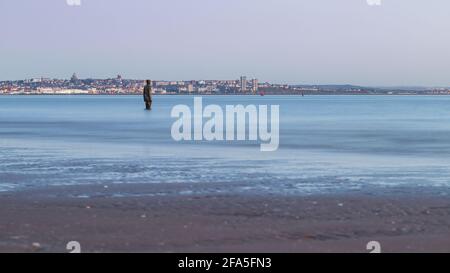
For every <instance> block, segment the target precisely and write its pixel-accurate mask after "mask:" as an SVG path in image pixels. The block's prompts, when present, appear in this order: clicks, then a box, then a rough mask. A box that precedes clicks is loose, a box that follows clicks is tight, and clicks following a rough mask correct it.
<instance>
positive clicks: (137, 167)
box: [0, 96, 450, 194]
mask: <svg viewBox="0 0 450 273" xmlns="http://www.w3.org/2000/svg"><path fill="white" fill-rule="evenodd" d="M177 104H188V105H192V104H193V97H191V96H156V97H155V101H154V109H153V111H152V112H147V111H144V109H143V108H144V107H143V102H142V98H141V97H140V96H0V148H1V150H0V191H10V190H21V189H25V188H30V187H44V186H54V185H78V184H80V185H85V184H88V185H89V184H102V185H103V184H110V183H211V185H212V188H213V189H216V190H217V191H220V192H223V193H257V194H268V193H273V194H316V193H336V192H344V193H345V192H364V193H373V194H376V193H379V192H390V191H395V190H398V189H401V190H402V191H410V192H421V191H423V190H431V191H433V192H436V193H439V194H447V191H448V189H449V186H450V168H449V167H450V156H449V155H450V97H444V96H307V97H301V96H265V97H260V96H208V97H204V98H203V104H204V105H207V104H219V105H221V106H225V105H227V104H233V105H235V104H244V105H248V104H255V105H267V104H276V105H280V148H279V150H278V151H276V152H266V153H264V152H260V149H259V147H260V146H259V143H255V142H175V141H174V140H172V138H171V126H172V123H173V122H174V121H175V119H173V118H171V117H170V111H171V110H172V107H173V106H175V105H177ZM218 182H220V185H221V186H220V187H214V186H213V185H215V184H214V183H216V184H219V183H218ZM227 183H228V184H229V187H227V186H224V185H227ZM236 183H238V184H239V186H236ZM207 192H211V191H207ZM189 193H190V194H195V193H200V192H195V191H194V192H189Z"/></svg>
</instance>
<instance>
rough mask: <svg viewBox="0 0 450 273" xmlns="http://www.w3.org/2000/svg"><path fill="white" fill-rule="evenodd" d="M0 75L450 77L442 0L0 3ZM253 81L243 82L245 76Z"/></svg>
mask: <svg viewBox="0 0 450 273" xmlns="http://www.w3.org/2000/svg"><path fill="white" fill-rule="evenodd" d="M0 9H1V10H2V11H4V13H3V15H2V17H0V24H1V25H2V28H0V60H1V62H0V81H5V80H21V79H29V78H39V77H49V78H58V79H65V78H68V77H70V75H71V74H72V73H73V72H74V71H76V72H77V75H78V76H79V77H80V78H108V77H113V76H114V75H117V74H121V75H123V77H124V78H128V79H146V78H150V79H157V80H191V79H217V80H221V79H235V78H236V76H238V77H239V75H248V76H249V78H248V80H249V83H250V81H251V79H252V78H257V79H259V81H260V82H266V81H267V82H273V83H282V84H317V85H320V84H353V85H360V86H432V87H434V86H436V87H437V86H450V77H449V75H448V71H450V52H449V50H448V48H450V37H449V36H448V33H449V32H450V18H449V17H448V10H450V2H449V1H447V0H435V1H432V2H430V1H423V0H385V1H382V5H380V6H378V5H374V6H370V5H368V4H367V1H365V0H347V1H336V0H278V1H272V0H227V1H210V0H191V1H186V0H133V1H124V0H83V1H82V5H81V6H69V5H67V3H66V1H65V0H61V1H58V0H40V1H32V0H20V1H1V2H0ZM249 86H250V85H249Z"/></svg>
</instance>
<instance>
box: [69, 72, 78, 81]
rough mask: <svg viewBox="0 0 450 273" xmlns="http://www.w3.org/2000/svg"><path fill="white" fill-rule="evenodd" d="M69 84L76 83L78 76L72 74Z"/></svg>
mask: <svg viewBox="0 0 450 273" xmlns="http://www.w3.org/2000/svg"><path fill="white" fill-rule="evenodd" d="M70 82H72V83H76V82H78V76H77V74H76V73H73V75H72V77H71V78H70Z"/></svg>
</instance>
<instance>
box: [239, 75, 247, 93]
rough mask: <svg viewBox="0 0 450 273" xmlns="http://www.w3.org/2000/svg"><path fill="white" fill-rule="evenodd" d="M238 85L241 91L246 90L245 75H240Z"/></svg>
mask: <svg viewBox="0 0 450 273" xmlns="http://www.w3.org/2000/svg"><path fill="white" fill-rule="evenodd" d="M240 85H241V86H240V87H241V92H246V91H247V77H246V76H241V81H240Z"/></svg>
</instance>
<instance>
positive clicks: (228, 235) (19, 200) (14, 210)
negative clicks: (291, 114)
mask: <svg viewBox="0 0 450 273" xmlns="http://www.w3.org/2000/svg"><path fill="white" fill-rule="evenodd" d="M116 187H117V188H116ZM126 187H128V188H133V191H136V192H145V193H154V194H153V195H146V196H128V197H108V196H106V195H105V196H94V197H90V198H83V197H78V198H75V197H74V196H76V193H81V192H98V191H102V190H103V191H114V192H116V191H119V192H120V190H122V189H125V188H126ZM172 187H177V185H172ZM162 188H165V186H164V185H160V184H157V185H121V186H114V185H113V186H111V187H105V186H102V185H97V186H76V187H72V186H58V187H51V188H41V189H31V190H23V191H19V192H1V193H0V201H1V203H2V206H1V207H0V215H1V217H0V252H63V253H64V252H67V250H66V249H65V246H66V244H67V243H68V242H70V241H78V242H80V244H81V247H82V251H83V252H158V253H160V252H163V253H166V252H176V253H192V252H200V253H204V252H219V253H222V252H238V253H248V252H262V253H264V252H326V253H334V252H352V253H353V252H356V253H367V252H368V251H367V250H366V244H367V243H368V242H369V241H379V242H380V243H381V246H382V251H383V252H450V217H449V216H450V200H449V198H448V197H445V196H433V195H430V196H427V195H425V196H424V195H420V196H419V195H414V194H411V195H407V194H405V195H403V196H368V195H359V194H346V195H323V196H322V195H320V196H317V195H313V196H284V195H270V194H268V195H224V194H202V195H169V196H164V195H158V192H160V191H161V189H162Z"/></svg>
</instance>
